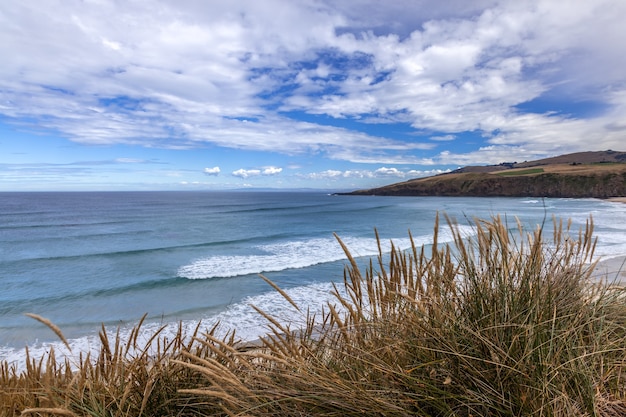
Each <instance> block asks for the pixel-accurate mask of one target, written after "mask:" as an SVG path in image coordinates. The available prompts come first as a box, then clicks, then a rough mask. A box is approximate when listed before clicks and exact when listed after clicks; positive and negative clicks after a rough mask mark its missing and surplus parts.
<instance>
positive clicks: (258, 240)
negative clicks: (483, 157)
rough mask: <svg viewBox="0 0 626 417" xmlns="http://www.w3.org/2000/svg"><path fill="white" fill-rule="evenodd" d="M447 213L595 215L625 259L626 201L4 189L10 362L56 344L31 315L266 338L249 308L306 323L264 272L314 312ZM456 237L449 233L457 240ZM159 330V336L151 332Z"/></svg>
mask: <svg viewBox="0 0 626 417" xmlns="http://www.w3.org/2000/svg"><path fill="white" fill-rule="evenodd" d="M437 212H445V213H447V214H448V215H450V216H451V217H452V218H454V219H455V220H456V221H458V222H459V224H461V225H462V227H463V228H464V229H463V230H464V231H465V232H466V233H468V234H471V228H470V227H469V226H467V225H468V222H469V219H471V218H473V217H482V218H488V217H490V216H492V215H495V214H501V215H506V216H507V218H509V219H510V224H511V227H515V222H514V220H513V219H514V217H516V216H517V217H519V218H520V220H521V222H522V224H523V225H524V226H525V227H528V228H529V229H532V228H534V227H535V225H537V224H541V223H542V222H544V221H546V219H547V221H548V222H550V219H551V217H552V215H556V216H558V217H562V218H565V219H567V218H571V219H572V220H573V222H574V227H575V228H576V229H577V228H578V227H579V226H581V225H584V223H585V221H586V220H587V219H588V218H589V216H590V215H593V218H594V222H595V224H596V236H597V237H598V238H599V244H598V251H597V253H598V254H599V255H602V256H605V257H607V256H616V255H621V254H626V239H625V238H624V236H626V234H625V233H624V232H625V231H626V205H623V204H619V203H609V202H604V201H600V200H594V199H581V200H573V199H545V200H544V199H532V198H488V199H487V198H458V197H456V198H446V197H429V198H416V197H356V196H335V195H329V194H325V193H315V192H302V193H295V192H292V193H287V192H263V193H261V192H137V193H122V192H120V193H111V192H109V193H0V288H1V290H0V359H8V360H19V358H21V357H22V356H21V355H22V351H23V347H24V346H27V345H28V346H30V347H31V349H34V351H37V349H42V350H45V349H46V348H47V346H49V344H50V343H56V341H57V340H56V336H55V335H54V334H53V333H52V332H51V331H50V330H49V329H47V328H45V327H44V326H43V325H41V324H40V323H38V322H36V321H34V320H32V319H30V318H28V317H26V316H24V314H25V313H35V314H39V315H41V316H44V317H47V318H48V319H50V320H52V321H53V322H54V323H55V324H57V325H58V326H59V327H61V329H62V330H63V332H64V334H65V336H66V337H67V338H68V339H71V343H72V345H73V346H75V349H74V350H80V349H83V348H89V346H92V345H93V344H94V343H95V342H94V340H95V339H94V337H95V335H96V332H97V331H98V330H99V328H100V326H101V324H104V325H105V326H107V328H110V329H113V330H114V329H116V328H118V327H119V328H121V329H122V330H124V329H127V328H129V327H131V326H132V325H133V324H135V323H136V322H137V320H138V319H139V318H140V317H141V316H143V315H144V314H147V323H148V324H147V329H148V330H149V329H151V328H154V327H156V326H159V325H161V324H176V323H179V322H182V323H183V324H184V325H186V326H190V327H193V326H194V325H195V324H196V323H197V321H198V320H202V321H203V323H205V324H206V325H207V326H209V327H210V326H211V325H212V324H213V323H215V322H216V321H217V320H219V321H220V322H221V323H222V325H223V326H224V328H230V327H234V328H237V329H238V332H239V335H240V336H241V337H242V338H254V337H257V336H258V335H259V334H262V333H264V331H265V327H264V321H263V320H262V319H260V318H259V317H258V314H256V313H254V312H253V311H252V310H251V309H250V307H249V305H250V304H254V305H257V306H259V307H261V308H263V309H264V310H266V311H268V312H270V313H275V314H277V315H280V314H283V315H284V316H285V317H286V318H287V319H289V318H290V317H293V316H292V314H293V312H292V311H291V310H289V308H290V307H289V306H288V305H286V304H285V303H284V302H283V300H281V298H280V296H279V295H278V294H276V293H275V292H274V291H273V290H272V289H271V288H270V287H269V286H268V285H267V284H266V283H265V282H263V280H261V279H260V278H259V276H258V274H260V273H263V274H264V275H266V276H267V277H268V278H270V279H271V280H273V281H274V282H276V283H278V284H279V285H280V286H281V287H283V288H285V289H287V290H288V291H289V293H290V294H291V295H292V296H293V297H294V298H295V299H297V300H298V302H299V303H301V304H302V305H307V306H312V308H313V309H315V308H317V307H318V306H320V305H322V304H323V303H324V302H325V301H326V300H330V299H331V297H330V295H329V293H330V290H331V289H332V287H331V283H332V282H341V280H342V278H343V268H344V265H345V264H346V260H345V256H344V255H343V253H342V251H341V249H340V247H339V245H338V243H337V241H336V240H335V238H334V237H333V233H336V234H337V235H339V236H340V237H341V238H342V240H344V242H345V243H346V244H347V245H348V246H349V247H350V249H351V251H352V253H353V254H354V255H355V256H362V257H364V259H367V257H370V256H373V255H375V254H376V242H375V239H374V228H376V229H377V230H378V232H379V234H380V235H381V237H382V238H383V240H384V241H385V242H387V241H389V240H393V241H394V243H395V244H397V245H398V246H400V247H408V245H409V242H408V231H409V230H410V231H411V232H412V234H413V236H414V238H415V240H416V242H417V243H418V244H421V243H424V244H427V243H429V242H430V239H431V236H432V232H433V223H434V219H435V216H436V213H437ZM444 237H445V235H444ZM151 326H153V327H151Z"/></svg>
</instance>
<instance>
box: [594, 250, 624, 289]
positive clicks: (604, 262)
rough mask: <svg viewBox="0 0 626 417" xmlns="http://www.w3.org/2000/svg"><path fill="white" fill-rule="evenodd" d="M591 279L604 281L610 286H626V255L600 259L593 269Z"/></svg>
mask: <svg viewBox="0 0 626 417" xmlns="http://www.w3.org/2000/svg"><path fill="white" fill-rule="evenodd" d="M591 277H592V278H593V279H596V280H599V281H600V280H604V281H607V282H608V283H610V284H617V285H626V255H620V256H615V257H611V258H606V259H603V258H600V261H599V262H598V264H597V265H596V266H595V268H594V269H593V272H592V273H591Z"/></svg>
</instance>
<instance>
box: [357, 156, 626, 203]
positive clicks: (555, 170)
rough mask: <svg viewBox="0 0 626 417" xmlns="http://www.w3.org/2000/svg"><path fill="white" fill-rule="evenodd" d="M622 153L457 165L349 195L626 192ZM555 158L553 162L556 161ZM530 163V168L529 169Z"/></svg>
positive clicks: (592, 194) (604, 194)
mask: <svg viewBox="0 0 626 417" xmlns="http://www.w3.org/2000/svg"><path fill="white" fill-rule="evenodd" d="M625 160H626V153H624V152H616V151H606V152H584V153H577V154H570V155H562V156H560V157H555V158H550V159H546V160H540V161H531V162H524V163H521V164H517V163H510V164H509V163H507V164H500V165H496V166H486V167H467V168H461V169H459V170H457V171H454V172H452V173H450V174H443V175H437V176H434V177H428V178H419V179H415V180H411V181H406V182H402V183H397V184H391V185H388V186H385V187H379V188H373V189H369V190H359V191H355V192H353V193H350V194H353V195H387V196H392V195H397V196H466V197H572V198H589V197H592V198H609V197H624V196H626V163H624V161H625ZM555 161H556V162H557V163H555ZM529 167H532V168H529Z"/></svg>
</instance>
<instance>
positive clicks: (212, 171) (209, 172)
mask: <svg viewBox="0 0 626 417" xmlns="http://www.w3.org/2000/svg"><path fill="white" fill-rule="evenodd" d="M203 172H204V173H205V174H206V175H213V176H217V175H219V174H220V167H217V166H216V167H213V168H204V171H203Z"/></svg>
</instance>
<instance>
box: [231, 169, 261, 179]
mask: <svg viewBox="0 0 626 417" xmlns="http://www.w3.org/2000/svg"><path fill="white" fill-rule="evenodd" d="M231 175H232V176H233V177H239V178H249V177H256V176H259V175H261V170H259V169H243V168H242V169H238V170H236V171H233V172H232V174H231Z"/></svg>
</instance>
